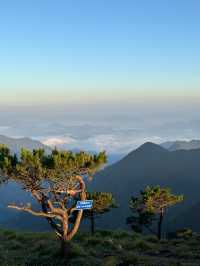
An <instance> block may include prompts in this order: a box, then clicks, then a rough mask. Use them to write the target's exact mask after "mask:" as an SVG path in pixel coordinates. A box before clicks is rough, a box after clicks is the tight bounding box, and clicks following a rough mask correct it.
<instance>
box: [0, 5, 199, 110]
mask: <svg viewBox="0 0 200 266" xmlns="http://www.w3.org/2000/svg"><path fill="white" fill-rule="evenodd" d="M199 9H200V2H199V1H198V0H196V1H195V0H190V1H188V0H164V1H160V0H152V1H149V0H141V1H138V0H123V1H122V0H109V1H108V0H100V1H98V0H97V1H93V0H85V1H82V0H77V1H72V0H57V1H53V0H43V1H41V0H18V1H15V0H7V1H1V2H0V75H1V78H0V92H1V97H0V104H1V105H18V106H19V105H35V104H37V105H49V104H55V105H59V104H80V103H81V104H91V103H93V104H94V103H96V104H102V103H107V104H115V103H117V104H118V103H121V104H122V105H123V106H125V105H126V104H131V103H135V102H143V103H144V102H145V103H149V102H152V103H159V102H162V101H166V99H167V100H170V101H173V102H175V103H179V102H185V101H187V103H188V104H190V105H192V104H193V102H198V101H199V99H200V75H199V74H200V49H199V47H200V34H199V28H200V16H199Z"/></svg>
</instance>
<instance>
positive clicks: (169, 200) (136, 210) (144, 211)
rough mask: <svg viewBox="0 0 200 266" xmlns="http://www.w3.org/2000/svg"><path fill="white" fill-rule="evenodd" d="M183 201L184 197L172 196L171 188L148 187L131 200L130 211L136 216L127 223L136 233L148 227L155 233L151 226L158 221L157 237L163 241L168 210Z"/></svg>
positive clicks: (128, 219)
mask: <svg viewBox="0 0 200 266" xmlns="http://www.w3.org/2000/svg"><path fill="white" fill-rule="evenodd" d="M181 201H183V196H182V195H174V194H172V193H171V189H170V188H161V187H159V186H153V187H146V188H145V189H144V191H141V192H140V195H139V196H138V197H137V198H135V197H132V198H131V200H130V209H131V211H132V212H133V214H134V215H133V216H131V217H128V218H127V223H128V224H131V226H132V228H133V229H134V230H135V231H139V232H142V230H143V227H146V228H148V229H149V230H150V231H151V232H152V233H153V232H154V231H153V229H152V227H151V226H152V224H153V223H154V221H157V237H158V239H161V236H162V224H163V219H164V214H165V212H166V210H167V209H168V208H169V207H171V206H173V205H176V204H177V203H179V202H181Z"/></svg>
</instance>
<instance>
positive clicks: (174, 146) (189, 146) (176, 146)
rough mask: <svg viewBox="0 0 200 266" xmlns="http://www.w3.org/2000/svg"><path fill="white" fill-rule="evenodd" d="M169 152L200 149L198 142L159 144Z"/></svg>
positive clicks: (199, 141)
mask: <svg viewBox="0 0 200 266" xmlns="http://www.w3.org/2000/svg"><path fill="white" fill-rule="evenodd" d="M160 145H161V146H162V147H163V148H165V149H168V150H169V151H177V150H194V149H200V140H191V141H168V142H164V143H162V144H160Z"/></svg>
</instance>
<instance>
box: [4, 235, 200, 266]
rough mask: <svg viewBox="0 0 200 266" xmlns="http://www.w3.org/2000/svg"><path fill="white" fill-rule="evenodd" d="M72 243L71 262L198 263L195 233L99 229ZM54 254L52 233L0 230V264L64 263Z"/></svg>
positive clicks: (106, 265) (199, 244)
mask: <svg viewBox="0 0 200 266" xmlns="http://www.w3.org/2000/svg"><path fill="white" fill-rule="evenodd" d="M72 243H73V257H72V259H71V262H70V265H74V266H81V265H84V266H87V265H88V266H95V265H98V266H100V265H102V266H114V265H118V266H128V265H148V266H150V265H152V266H153V265H154V266H156V265H158V266H162V265H170V266H173V265H174V266H175V265H177V266H178V265H179V266H181V265H185V266H186V265H187V266H189V265H200V236H199V235H194V236H193V237H191V238H188V239H187V240H184V239H175V240H171V241H166V240H162V241H161V243H159V242H158V241H157V239H156V238H155V237H153V236H146V237H141V236H140V235H137V234H133V233H128V232H122V231H115V232H106V231H102V232H97V233H96V234H95V236H93V237H92V236H90V235H88V234H85V233H79V234H78V235H77V236H76V238H75V239H74V240H73V242H72ZM58 254H59V242H58V241H57V240H56V238H55V236H54V234H53V233H22V232H21V233H20V232H14V231H9V230H0V265H1V266H6V265H7V266H11V265H12V266H17V265H19V266H25V265H26V266H47V265H48V266H51V265H52V266H62V265H63V266H64V265H65V266H66V262H65V261H63V260H62V259H60V257H59V255H58Z"/></svg>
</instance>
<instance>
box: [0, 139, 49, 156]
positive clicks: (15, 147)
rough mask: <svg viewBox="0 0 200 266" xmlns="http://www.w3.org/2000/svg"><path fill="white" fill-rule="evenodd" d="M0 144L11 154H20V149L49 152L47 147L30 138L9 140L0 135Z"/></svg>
mask: <svg viewBox="0 0 200 266" xmlns="http://www.w3.org/2000/svg"><path fill="white" fill-rule="evenodd" d="M0 144H5V145H7V146H8V147H9V148H10V150H11V151H12V152H13V153H17V154H19V153H20V150H21V148H26V149H28V150H33V149H40V148H41V149H45V151H46V152H47V153H48V152H50V151H51V148H50V147H49V146H46V145H44V144H42V143H41V142H39V141H37V140H32V139H30V138H9V137H6V136H3V135H0Z"/></svg>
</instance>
